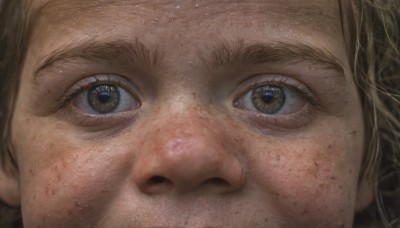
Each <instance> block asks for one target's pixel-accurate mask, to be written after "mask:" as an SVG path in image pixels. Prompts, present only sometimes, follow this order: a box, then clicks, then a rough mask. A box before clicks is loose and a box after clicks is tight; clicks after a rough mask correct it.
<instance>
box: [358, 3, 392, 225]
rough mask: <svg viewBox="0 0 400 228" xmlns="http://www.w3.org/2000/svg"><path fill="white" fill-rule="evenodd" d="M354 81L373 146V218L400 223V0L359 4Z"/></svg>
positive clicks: (369, 175)
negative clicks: (374, 181) (374, 182)
mask: <svg viewBox="0 0 400 228" xmlns="http://www.w3.org/2000/svg"><path fill="white" fill-rule="evenodd" d="M354 8H355V9H354V10H355V11H356V12H355V13H354V15H355V16H356V18H355V21H356V29H357V37H356V39H355V43H354V52H353V53H354V69H353V70H354V78H355V81H356V83H357V86H358V89H359V94H360V95H361V99H362V105H363V110H365V111H366V112H365V113H364V117H365V126H366V132H367V135H366V140H365V142H366V143H367V145H365V146H366V147H365V148H366V151H365V155H364V161H363V166H362V170H361V173H362V175H361V178H364V179H369V180H370V179H375V180H376V184H375V203H374V204H373V205H372V206H371V207H370V208H369V209H368V210H367V212H366V213H368V215H369V217H370V219H372V220H380V222H381V224H382V225H384V226H385V227H394V226H395V224H397V226H399V225H400V221H399V220H400V52H399V51H400V1H397V0H380V1H377V0H375V1H374V0H357V1H355V2H354Z"/></svg>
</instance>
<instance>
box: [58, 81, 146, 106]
mask: <svg viewBox="0 0 400 228" xmlns="http://www.w3.org/2000/svg"><path fill="white" fill-rule="evenodd" d="M115 78H117V79H115ZM101 84H111V85H115V86H119V87H121V88H123V89H125V90H126V91H128V92H131V91H132V89H131V88H129V86H127V84H129V81H128V80H127V79H125V78H122V77H121V76H119V77H115V76H110V75H100V76H93V77H88V78H85V79H82V80H81V81H78V82H77V83H76V84H74V86H73V87H72V88H71V89H70V91H69V92H68V93H67V94H66V95H64V96H63V97H61V99H60V100H59V103H60V106H59V108H60V109H64V108H65V107H67V106H68V105H69V104H71V102H72V101H73V100H74V99H75V98H76V97H77V96H78V95H80V94H81V93H83V92H84V91H85V90H88V89H90V88H92V87H94V86H96V85H101ZM131 94H132V93H131ZM132 96H133V97H135V99H137V96H135V95H134V94H132ZM137 100H139V99H137Z"/></svg>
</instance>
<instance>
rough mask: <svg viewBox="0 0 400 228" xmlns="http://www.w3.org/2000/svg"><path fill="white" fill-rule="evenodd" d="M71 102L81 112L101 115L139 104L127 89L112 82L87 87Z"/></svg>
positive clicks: (128, 108) (126, 109) (124, 109)
mask: <svg viewBox="0 0 400 228" xmlns="http://www.w3.org/2000/svg"><path fill="white" fill-rule="evenodd" d="M73 103H74V105H75V106H76V107H77V108H79V109H80V110H82V111H83V112H86V113H90V114H103V115H104V114H110V113H117V112H123V111H128V110H131V109H134V108H136V107H138V106H139V105H140V104H139V101H137V99H135V98H134V97H133V96H132V95H131V94H130V93H129V92H128V91H126V90H125V89H123V88H121V87H118V86H115V85H112V84H99V85H94V86H92V87H89V88H88V89H86V90H85V91H83V92H82V93H81V94H79V95H78V96H77V97H76V99H75V101H74V102H73Z"/></svg>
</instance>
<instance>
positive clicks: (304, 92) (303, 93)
mask: <svg viewBox="0 0 400 228" xmlns="http://www.w3.org/2000/svg"><path fill="white" fill-rule="evenodd" d="M288 80H290V78H289V77H284V76H280V80H277V79H276V76H274V77H273V78H272V79H270V80H263V81H261V82H260V81H257V82H254V83H252V84H251V85H250V86H248V87H246V89H244V90H243V92H241V93H239V95H238V96H237V97H236V98H235V102H234V106H235V107H237V106H238V98H240V97H242V96H243V95H245V94H246V93H248V92H249V91H251V90H254V89H256V88H258V87H261V86H267V85H270V86H271V85H272V86H282V87H288V88H289V89H293V90H294V91H295V92H296V93H297V94H298V95H300V97H301V98H302V99H304V100H305V101H307V102H308V103H310V104H311V105H312V106H313V107H315V108H317V109H321V108H322V107H321V105H320V103H319V101H318V100H317V99H316V98H315V97H314V96H313V95H312V93H311V92H310V91H309V89H308V88H306V87H305V86H304V85H302V84H300V83H297V84H293V83H288V82H287V81H288Z"/></svg>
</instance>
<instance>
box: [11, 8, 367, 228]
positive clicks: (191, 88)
mask: <svg viewBox="0 0 400 228" xmlns="http://www.w3.org/2000/svg"><path fill="white" fill-rule="evenodd" d="M32 4H33V9H35V10H38V11H37V12H38V15H37V18H36V21H35V24H34V30H33V31H34V32H33V34H32V38H31V42H30V45H29V49H28V53H27V59H26V62H25V65H24V67H23V71H22V76H21V84H20V91H19V94H18V100H17V104H16V109H15V113H14V118H13V121H12V143H13V146H14V151H15V156H16V160H17V163H18V167H19V177H18V178H19V179H18V180H15V181H16V182H18V183H19V185H18V188H19V189H18V191H16V192H19V195H18V196H19V197H16V198H17V199H15V200H14V201H15V202H13V203H14V204H17V205H21V207H22V215H23V221H24V225H25V226H26V227H148V226H175V227H176V226H188V227H190V226H200V227H203V226H225V227H257V226H258V227H351V225H352V220H353V216H354V213H355V211H356V210H362V209H363V208H364V207H365V206H367V205H368V203H369V202H370V201H371V200H372V198H371V194H362V197H361V198H360V197H359V196H360V195H361V194H359V193H360V192H364V193H365V192H369V191H370V188H371V187H370V186H367V185H360V186H363V187H362V188H360V187H359V183H358V178H359V169H360V164H361V161H362V152H363V144H364V141H363V135H364V128H363V118H362V113H361V106H360V101H359V98H358V94H357V91H356V87H355V84H354V81H353V78H352V77H353V76H352V73H351V69H350V66H349V59H348V57H347V54H346V49H345V41H344V38H343V33H342V26H341V20H340V13H339V6H338V3H337V1H333V0H330V1H316V0H311V1H309V0H308V1H306V0H301V1H294V0H286V1H278V0H268V1H265V0H264V1H243V0H242V1H234V0H230V1H191V0H190V1H178V0H174V1H161V0H159V1H138V0H137V1H136V0H132V1H111V0H104V1H89V0H80V1H77V0H72V1H67V0H57V1H55V0H50V1H35V0H33V1H32ZM99 86H103V87H99ZM104 86H108V87H107V88H106V87H104ZM96 89H97V90H96ZM101 89H103V90H102V91H103V93H97V92H98V91H99V90H101ZM105 89H108V90H107V91H108V92H109V91H111V90H112V91H114V92H112V93H111V94H114V95H115V96H118V99H119V100H118V102H117V104H118V107H116V108H115V109H110V110H111V111H107V110H109V109H107V108H108V106H104V107H103V106H102V109H101V110H103V111H104V110H106V111H104V113H100V111H99V109H94V108H93V102H92V103H91V101H95V102H98V100H96V99H101V98H104V96H106V95H104V91H105ZM115 90H117V92H115ZM256 91H257V92H256ZM265 91H267V92H268V93H270V94H271V93H273V92H274V91H275V92H276V91H277V92H276V93H273V94H274V95H275V96H276V97H278V98H277V99H275V100H274V102H272V103H271V102H267V100H268V99H269V98H270V96H269V95H270V94H268V93H267V92H265ZM282 93H283V94H284V96H279V94H282ZM99 94H100V95H99ZM107 94H110V93H107ZM92 95H93V96H92ZM258 95H259V97H257V96H258ZM263 96H264V97H263ZM265 96H266V97H265ZM276 97H274V98H276ZM91 99H92V100H91ZM268 101H269V100H268ZM100 103H101V102H100ZM103 111H101V112H103Z"/></svg>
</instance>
